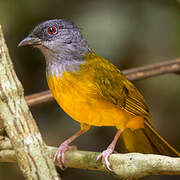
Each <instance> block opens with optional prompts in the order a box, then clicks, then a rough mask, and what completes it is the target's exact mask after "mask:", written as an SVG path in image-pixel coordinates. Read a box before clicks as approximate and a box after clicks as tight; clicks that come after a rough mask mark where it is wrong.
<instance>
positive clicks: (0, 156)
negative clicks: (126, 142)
mask: <svg viewBox="0 0 180 180" xmlns="http://www.w3.org/2000/svg"><path fill="white" fill-rule="evenodd" d="M1 139H2V138H1ZM3 141H4V140H2V141H0V147H2V144H4V143H3ZM3 147H4V150H2V151H0V162H16V157H15V153H14V151H13V150H9V148H10V149H12V147H11V144H10V141H9V142H8V138H7V139H6V146H5V145H3ZM47 150H48V154H49V157H51V158H52V159H53V157H54V153H55V152H56V150H57V148H55V147H50V146H48V147H47ZM98 154H99V153H97V152H87V151H67V152H66V156H65V158H66V159H65V166H66V167H71V168H80V169H89V170H97V171H105V172H109V171H108V170H107V169H106V167H105V166H104V163H103V160H102V161H98V162H96V158H97V156H98ZM109 161H110V164H111V168H112V170H113V171H112V172H109V173H113V174H115V175H116V176H118V177H119V178H123V179H138V178H140V177H144V176H148V175H159V174H161V175H180V158H172V157H168V156H162V155H154V154H140V153H128V154H112V155H111V156H110V158H109ZM56 165H57V164H56Z"/></svg>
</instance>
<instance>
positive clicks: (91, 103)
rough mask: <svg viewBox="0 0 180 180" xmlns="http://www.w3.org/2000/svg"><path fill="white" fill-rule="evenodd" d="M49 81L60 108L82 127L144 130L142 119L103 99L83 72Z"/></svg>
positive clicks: (87, 74)
mask: <svg viewBox="0 0 180 180" xmlns="http://www.w3.org/2000/svg"><path fill="white" fill-rule="evenodd" d="M82 73H83V74H82ZM47 81H48V85H49V88H50V90H51V92H52V94H53V96H54V97H55V99H56V101H57V102H58V104H59V105H60V106H61V107H62V109H63V110H64V111H65V112H66V113H67V114H68V115H70V116H71V117H72V118H73V119H74V120H76V121H78V122H80V123H85V124H88V125H91V126H116V127H117V128H118V129H121V130H124V129H125V128H127V127H129V128H131V129H136V128H139V127H143V122H144V119H143V118H141V117H138V118H137V117H136V116H134V115H132V114H131V113H128V112H127V111H125V110H123V109H122V108H120V107H119V106H117V105H114V104H112V103H111V102H109V101H105V100H104V99H102V98H101V96H99V95H98V90H97V87H96V86H95V85H94V83H93V79H92V77H91V75H90V74H89V73H86V74H85V73H84V71H81V70H80V71H78V72H76V73H70V72H64V73H63V74H62V75H61V76H59V77H57V76H56V75H53V76H47ZM137 122H138V123H137Z"/></svg>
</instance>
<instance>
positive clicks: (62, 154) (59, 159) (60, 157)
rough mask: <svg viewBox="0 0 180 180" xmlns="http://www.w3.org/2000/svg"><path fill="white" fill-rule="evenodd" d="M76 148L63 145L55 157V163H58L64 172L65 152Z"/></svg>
mask: <svg viewBox="0 0 180 180" xmlns="http://www.w3.org/2000/svg"><path fill="white" fill-rule="evenodd" d="M76 149H77V148H76V146H69V145H68V144H67V143H62V144H61V145H60V146H59V148H58V150H57V151H56V153H55V155H54V162H56V160H57V162H58V165H59V167H60V169H61V170H64V168H63V164H64V162H65V152H66V151H67V150H76Z"/></svg>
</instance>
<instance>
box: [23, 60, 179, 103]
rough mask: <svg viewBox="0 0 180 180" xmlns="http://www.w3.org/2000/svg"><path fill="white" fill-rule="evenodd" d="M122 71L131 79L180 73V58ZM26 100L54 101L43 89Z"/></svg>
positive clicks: (30, 101) (34, 101) (36, 101)
mask: <svg viewBox="0 0 180 180" xmlns="http://www.w3.org/2000/svg"><path fill="white" fill-rule="evenodd" d="M122 72H123V74H125V75H126V76H127V78H128V79H129V80H131V81H134V80H141V79H145V78H149V77H153V76H157V75H161V74H166V73H178V72H180V59H179V58H178V59H175V60H171V61H164V62H161V63H157V64H150V65H146V66H142V67H137V68H132V69H129V70H124V71H122ZM25 100H26V102H27V104H28V105H29V106H35V105H38V104H41V103H44V102H49V101H52V100H53V96H52V94H51V93H50V91H43V92H40V93H35V94H32V95H28V96H26V97H25Z"/></svg>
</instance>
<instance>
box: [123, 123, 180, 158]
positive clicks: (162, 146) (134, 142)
mask: <svg viewBox="0 0 180 180" xmlns="http://www.w3.org/2000/svg"><path fill="white" fill-rule="evenodd" d="M121 138H122V140H123V142H124V146H125V149H126V150H128V151H129V152H140V153H146V154H161V155H167V156H174V157H177V156H180V153H179V152H178V151H176V150H175V149H174V148H173V147H172V146H171V145H170V144H168V143H167V142H166V141H165V140H164V139H163V138H162V137H161V136H160V135H159V133H158V132H157V131H156V130H155V129H154V128H153V127H152V126H151V125H150V123H148V122H147V121H146V122H145V127H144V128H142V129H137V130H134V131H131V130H130V129H126V130H124V131H123V132H122V136H121Z"/></svg>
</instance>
